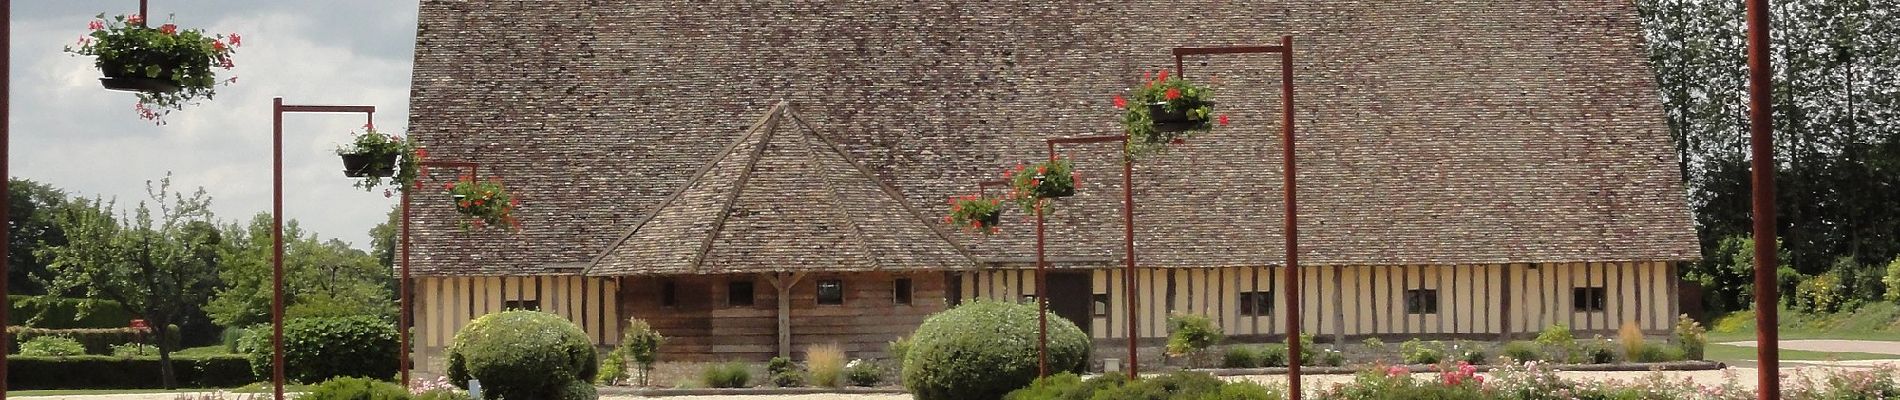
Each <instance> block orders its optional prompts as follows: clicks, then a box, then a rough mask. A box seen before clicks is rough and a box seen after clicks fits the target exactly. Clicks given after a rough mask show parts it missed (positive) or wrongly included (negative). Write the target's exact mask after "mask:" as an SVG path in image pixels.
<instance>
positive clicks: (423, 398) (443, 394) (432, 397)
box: [410, 389, 472, 400]
mask: <svg viewBox="0 0 1900 400" xmlns="http://www.w3.org/2000/svg"><path fill="white" fill-rule="evenodd" d="M410 398H411V399H413V400H472V399H470V398H469V397H468V392H464V391H460V390H454V389H432V390H425V391H422V393H416V394H415V396H411V397H410Z"/></svg>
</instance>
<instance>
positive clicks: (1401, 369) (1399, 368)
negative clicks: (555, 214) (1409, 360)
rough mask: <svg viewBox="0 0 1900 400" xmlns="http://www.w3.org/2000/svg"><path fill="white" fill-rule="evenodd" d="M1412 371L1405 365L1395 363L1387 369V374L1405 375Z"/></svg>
mask: <svg viewBox="0 0 1900 400" xmlns="http://www.w3.org/2000/svg"><path fill="white" fill-rule="evenodd" d="M1411 373H1412V370H1410V369H1406V368H1405V366H1403V365H1394V366H1391V367H1389V368H1386V369H1385V376H1404V375H1409V374H1411Z"/></svg>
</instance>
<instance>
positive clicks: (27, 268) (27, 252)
mask: <svg viewBox="0 0 1900 400" xmlns="http://www.w3.org/2000/svg"><path fill="white" fill-rule="evenodd" d="M7 185H8V186H7V205H8V207H11V208H10V209H8V212H7V230H8V232H7V234H8V236H7V242H8V243H7V246H8V247H7V248H8V249H10V250H9V251H8V253H7V277H6V279H7V291H8V293H9V294H28V295H37V294H45V293H46V287H45V285H44V282H45V281H47V280H50V279H52V276H51V275H50V274H48V273H47V271H46V261H45V260H44V258H43V257H41V256H40V255H39V253H40V251H39V249H41V248H43V247H51V246H61V245H65V244H66V233H65V231H64V230H62V229H60V227H59V224H57V223H55V222H54V218H53V216H54V215H55V214H56V213H57V212H58V210H59V209H60V208H62V207H65V206H66V203H67V202H66V192H64V191H61V190H59V188H55V187H53V186H52V185H48V184H44V183H39V182H35V181H32V180H27V179H19V178H8V183H7Z"/></svg>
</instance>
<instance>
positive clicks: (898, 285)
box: [891, 278, 910, 305]
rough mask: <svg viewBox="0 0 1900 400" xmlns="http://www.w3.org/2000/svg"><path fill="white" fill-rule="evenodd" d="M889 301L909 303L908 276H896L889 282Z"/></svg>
mask: <svg viewBox="0 0 1900 400" xmlns="http://www.w3.org/2000/svg"><path fill="white" fill-rule="evenodd" d="M891 303H893V304H902V305H910V278H897V281H896V282H892V283H891Z"/></svg>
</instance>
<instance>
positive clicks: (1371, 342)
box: [1363, 337, 1385, 351]
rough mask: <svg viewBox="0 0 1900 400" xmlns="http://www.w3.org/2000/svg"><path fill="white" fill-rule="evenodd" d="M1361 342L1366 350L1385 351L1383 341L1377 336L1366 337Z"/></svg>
mask: <svg viewBox="0 0 1900 400" xmlns="http://www.w3.org/2000/svg"><path fill="white" fill-rule="evenodd" d="M1363 343H1364V344H1365V346H1366V350H1371V351H1385V341H1383V340H1379V338H1376V337H1368V338H1366V340H1365V342H1363Z"/></svg>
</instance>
